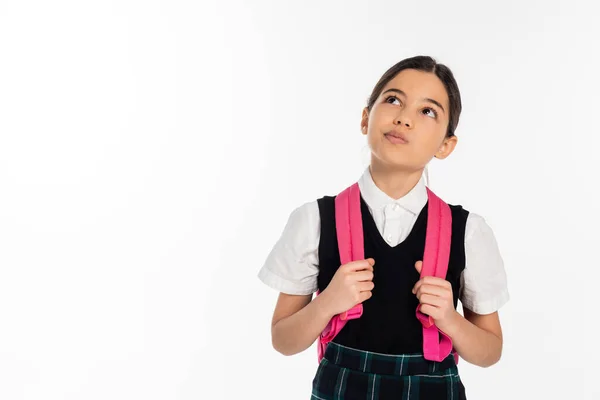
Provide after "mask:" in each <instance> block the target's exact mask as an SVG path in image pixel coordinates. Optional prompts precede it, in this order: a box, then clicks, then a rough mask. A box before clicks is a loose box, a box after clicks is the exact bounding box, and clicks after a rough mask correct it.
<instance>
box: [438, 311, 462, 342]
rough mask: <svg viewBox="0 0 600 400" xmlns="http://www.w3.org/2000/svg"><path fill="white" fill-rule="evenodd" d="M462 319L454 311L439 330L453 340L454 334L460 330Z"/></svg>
mask: <svg viewBox="0 0 600 400" xmlns="http://www.w3.org/2000/svg"><path fill="white" fill-rule="evenodd" d="M462 318H463V317H462V315H460V314H459V313H458V311H456V310H454V311H453V312H452V314H451V315H450V318H449V319H448V320H447V323H446V324H443V326H441V327H439V328H440V330H441V331H442V332H444V333H445V334H446V335H448V336H450V338H453V337H454V336H455V335H456V332H457V331H458V330H459V329H460V323H461V320H462Z"/></svg>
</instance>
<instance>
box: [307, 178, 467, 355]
mask: <svg viewBox="0 0 600 400" xmlns="http://www.w3.org/2000/svg"><path fill="white" fill-rule="evenodd" d="M427 197H428V200H429V204H428V217H427V233H426V238H425V254H424V256H423V268H422V270H421V278H422V277H424V276H436V277H439V278H446V271H447V270H448V260H449V258H450V242H451V236H452V214H451V211H450V207H449V206H448V205H447V204H446V203H445V202H444V201H442V200H441V199H440V198H439V197H437V196H436V195H435V194H434V193H433V192H432V191H431V190H429V188H427ZM335 221H336V231H337V239H338V247H339V252H340V261H341V263H342V265H344V264H347V263H349V262H351V261H356V260H363V259H364V258H365V255H364V248H363V246H364V241H363V227H362V214H361V209H360V189H359V188H358V183H355V184H353V185H352V186H350V187H348V188H347V189H345V190H344V191H342V192H341V193H340V194H339V195H338V196H337V197H336V199H335ZM317 295H319V292H318V291H317ZM420 308H421V305H419V306H418V307H417V310H416V315H417V318H418V320H419V321H420V322H421V324H422V325H423V353H424V356H425V359H427V360H431V361H438V362H439V361H442V360H444V359H445V358H446V357H447V356H448V355H449V354H450V353H451V352H453V348H452V340H451V339H450V337H449V336H448V335H446V334H445V333H444V332H442V331H440V330H439V329H438V328H437V326H436V325H435V323H434V322H433V318H431V317H430V316H428V315H425V314H423V313H422V312H421V311H420ZM362 312H363V307H362V304H357V305H356V306H354V307H353V308H351V309H350V310H348V311H345V312H343V313H341V314H339V315H336V316H335V317H333V318H332V319H331V321H329V324H328V325H327V326H326V327H325V329H324V330H323V332H322V333H321V335H320V337H319V339H318V343H317V345H318V355H319V362H320V361H321V359H322V358H323V355H324V354H325V349H326V348H327V344H328V343H329V342H331V341H332V340H333V338H335V336H336V335H337V334H338V333H339V332H340V331H341V330H342V328H343V327H344V325H346V322H347V321H348V320H351V319H356V318H360V316H361V315H362ZM453 353H454V359H455V360H456V362H457V363H458V354H457V353H456V352H453Z"/></svg>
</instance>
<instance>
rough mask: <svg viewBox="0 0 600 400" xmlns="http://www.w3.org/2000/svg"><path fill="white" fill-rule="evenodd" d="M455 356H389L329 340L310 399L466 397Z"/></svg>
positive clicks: (433, 399) (460, 399)
mask: <svg viewBox="0 0 600 400" xmlns="http://www.w3.org/2000/svg"><path fill="white" fill-rule="evenodd" d="M466 398H467V397H466V394H465V388H464V386H463V384H462V382H461V380H460V377H459V375H458V368H457V367H456V362H455V361H454V356H453V355H452V354H450V355H449V356H448V357H447V358H446V359H445V360H443V361H441V362H435V361H429V360H426V359H425V358H423V354H403V355H386V354H379V353H371V352H367V351H362V350H356V349H351V348H349V347H345V346H342V345H340V344H337V343H334V342H330V343H329V344H328V345H327V349H326V350H325V355H324V357H323V359H322V360H321V363H320V364H319V367H318V369H317V373H316V375H315V377H314V379H313V383H312V396H311V400H334V399H335V400H355V399H356V400H358V399H360V400H375V399H380V400H385V399H402V400H418V399H426V400H466Z"/></svg>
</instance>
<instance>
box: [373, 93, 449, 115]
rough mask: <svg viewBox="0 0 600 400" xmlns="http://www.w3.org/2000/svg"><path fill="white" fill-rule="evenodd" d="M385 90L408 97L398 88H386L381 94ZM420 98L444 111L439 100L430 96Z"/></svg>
mask: <svg viewBox="0 0 600 400" xmlns="http://www.w3.org/2000/svg"><path fill="white" fill-rule="evenodd" d="M387 92H396V93H398V94H401V95H402V96H404V97H408V96H406V93H404V92H403V91H402V90H400V89H395V88H391V89H388V90H386V91H385V92H383V93H382V94H386V93H387ZM422 100H425V101H427V102H429V103H433V104H435V105H436V106H438V107H439V108H441V109H442V111H443V112H444V113H445V112H446V110H444V107H443V106H442V105H441V104H440V102H439V101H437V100H434V99H430V98H428V97H426V98H423V99H422Z"/></svg>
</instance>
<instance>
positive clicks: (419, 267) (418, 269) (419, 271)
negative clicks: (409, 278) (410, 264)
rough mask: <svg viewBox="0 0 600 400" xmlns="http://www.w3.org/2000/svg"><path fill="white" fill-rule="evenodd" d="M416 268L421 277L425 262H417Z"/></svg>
mask: <svg viewBox="0 0 600 400" xmlns="http://www.w3.org/2000/svg"><path fill="white" fill-rule="evenodd" d="M415 268H416V269H417V272H418V273H419V275H420V274H421V270H422V269H423V261H417V262H416V263H415Z"/></svg>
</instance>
